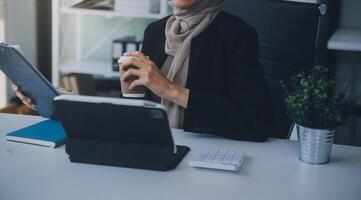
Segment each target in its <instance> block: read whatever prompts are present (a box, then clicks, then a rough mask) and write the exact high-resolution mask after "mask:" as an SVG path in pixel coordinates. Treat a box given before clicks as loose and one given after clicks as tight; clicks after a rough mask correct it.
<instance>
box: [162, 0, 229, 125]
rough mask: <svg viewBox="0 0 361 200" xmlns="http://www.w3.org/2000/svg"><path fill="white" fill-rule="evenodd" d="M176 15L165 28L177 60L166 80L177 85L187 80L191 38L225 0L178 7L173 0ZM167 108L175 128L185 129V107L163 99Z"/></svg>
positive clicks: (168, 46) (169, 50) (203, 0)
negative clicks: (189, 6) (184, 7)
mask: <svg viewBox="0 0 361 200" xmlns="http://www.w3.org/2000/svg"><path fill="white" fill-rule="evenodd" d="M169 4H170V5H171V6H172V7H173V15H172V16H171V17H170V18H169V19H168V21H167V23H166V28H165V35H166V43H165V52H166V54H168V55H170V56H173V57H174V59H173V61H172V64H171V66H170V69H169V71H168V74H167V79H168V80H170V81H172V82H173V83H174V84H176V85H178V86H182V87H185V86H186V83H187V78H188V77H187V76H188V67H189V57H190V49H191V43H192V39H193V38H195V37H196V36H198V35H199V34H201V33H202V32H203V31H204V30H205V29H206V28H207V27H208V26H209V25H210V24H211V23H212V22H213V20H214V18H216V16H217V14H218V13H219V12H220V11H221V9H222V5H223V0H200V2H199V3H197V4H195V5H194V6H192V7H191V8H188V9H180V8H177V7H175V6H174V5H173V4H172V2H170V3H169ZM162 104H163V105H164V106H165V107H166V109H167V113H168V117H169V121H170V125H171V127H172V128H182V126H183V112H184V110H183V109H182V108H181V107H180V106H178V105H175V104H174V103H172V102H169V101H166V100H162Z"/></svg>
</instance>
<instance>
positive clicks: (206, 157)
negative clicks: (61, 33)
mask: <svg viewBox="0 0 361 200" xmlns="http://www.w3.org/2000/svg"><path fill="white" fill-rule="evenodd" d="M246 157H247V156H246V153H245V152H236V151H228V150H218V149H203V150H202V151H201V152H200V153H199V154H198V155H197V156H196V157H195V158H194V159H193V160H191V161H189V166H192V167H199V168H208V169H218V170H227V171H239V170H240V168H241V166H242V164H243V162H244V161H245V159H246Z"/></svg>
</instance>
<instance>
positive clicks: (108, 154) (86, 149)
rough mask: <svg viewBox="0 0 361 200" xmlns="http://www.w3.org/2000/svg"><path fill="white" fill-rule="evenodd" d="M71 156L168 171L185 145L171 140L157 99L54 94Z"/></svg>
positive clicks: (67, 149) (181, 155)
mask: <svg viewBox="0 0 361 200" xmlns="http://www.w3.org/2000/svg"><path fill="white" fill-rule="evenodd" d="M54 105H55V108H56V110H57V113H58V115H59V118H60V120H61V122H62V124H63V126H64V129H65V131H66V134H67V136H68V140H67V145H66V152H67V154H68V155H69V158H70V160H71V161H72V162H80V163H92V164H103V165H115V166H121V167H131V168H141V169H151V170H161V171H167V170H171V169H174V168H175V167H176V166H177V165H178V164H179V163H180V161H181V160H182V159H183V158H184V156H185V155H186V154H187V152H188V151H189V148H188V147H186V146H181V145H175V144H174V141H173V137H172V134H171V129H170V127H169V122H168V117H167V113H166V111H165V109H164V107H163V106H162V105H161V104H157V103H154V102H151V101H146V100H130V99H120V98H107V97H89V96H79V95H60V96H58V97H55V99H54Z"/></svg>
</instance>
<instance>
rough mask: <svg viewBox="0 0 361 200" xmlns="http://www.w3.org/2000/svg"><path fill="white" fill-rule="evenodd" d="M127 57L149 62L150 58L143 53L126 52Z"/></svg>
mask: <svg viewBox="0 0 361 200" xmlns="http://www.w3.org/2000/svg"><path fill="white" fill-rule="evenodd" d="M124 55H125V56H134V57H137V58H139V59H141V60H148V59H149V57H147V56H146V55H145V54H144V53H143V52H141V51H130V52H126V53H125V54H124Z"/></svg>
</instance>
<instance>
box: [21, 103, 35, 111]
mask: <svg viewBox="0 0 361 200" xmlns="http://www.w3.org/2000/svg"><path fill="white" fill-rule="evenodd" d="M22 102H23V104H24V105H25V106H27V107H29V108H32V109H34V110H35V105H34V104H32V103H28V102H26V101H22Z"/></svg>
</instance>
